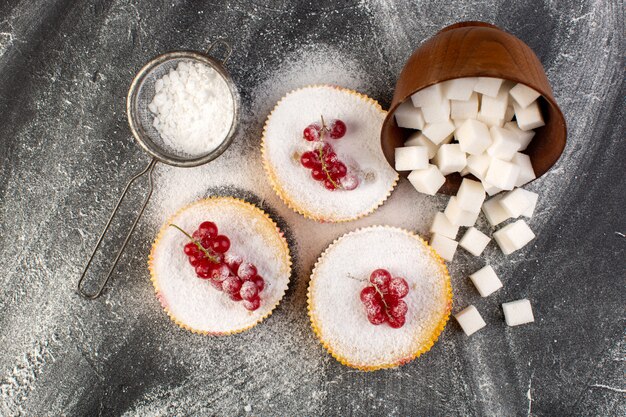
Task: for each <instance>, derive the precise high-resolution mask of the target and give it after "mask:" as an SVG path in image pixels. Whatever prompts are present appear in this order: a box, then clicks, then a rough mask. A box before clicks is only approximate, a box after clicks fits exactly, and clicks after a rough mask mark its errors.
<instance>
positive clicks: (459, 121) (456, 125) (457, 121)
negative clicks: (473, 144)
mask: <svg viewBox="0 0 626 417" xmlns="http://www.w3.org/2000/svg"><path fill="white" fill-rule="evenodd" d="M466 120H467V119H452V123H454V128H455V129H458V128H459V127H461V126H463V123H465V121H466Z"/></svg>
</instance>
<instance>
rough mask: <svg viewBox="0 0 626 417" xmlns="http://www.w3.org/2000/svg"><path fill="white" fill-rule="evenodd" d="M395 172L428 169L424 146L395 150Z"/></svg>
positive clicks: (426, 153) (426, 152)
mask: <svg viewBox="0 0 626 417" xmlns="http://www.w3.org/2000/svg"><path fill="white" fill-rule="evenodd" d="M395 157H396V171H413V170H416V169H426V168H428V150H427V149H426V147H424V146H405V147H402V148H396V152H395Z"/></svg>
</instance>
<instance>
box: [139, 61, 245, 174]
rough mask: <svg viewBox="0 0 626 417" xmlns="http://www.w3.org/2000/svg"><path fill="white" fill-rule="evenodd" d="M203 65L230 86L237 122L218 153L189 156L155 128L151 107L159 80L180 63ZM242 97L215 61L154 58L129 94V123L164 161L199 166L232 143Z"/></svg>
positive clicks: (146, 146) (147, 147) (148, 149)
mask: <svg viewBox="0 0 626 417" xmlns="http://www.w3.org/2000/svg"><path fill="white" fill-rule="evenodd" d="M181 62H189V63H201V64H204V65H207V66H209V67H211V68H213V69H214V70H215V71H216V72H217V73H218V74H219V75H220V76H221V77H222V78H223V79H224V81H225V82H226V84H227V85H228V86H229V88H230V91H231V94H232V98H233V100H232V102H233V120H232V122H231V126H230V129H229V132H228V134H227V135H226V137H225V138H224V140H223V141H222V143H221V144H220V145H219V146H218V147H217V148H216V149H214V150H212V151H210V152H206V153H202V154H188V153H185V152H182V151H179V150H176V149H174V148H172V147H171V146H170V145H168V144H167V143H166V142H165V141H164V140H163V139H162V137H161V135H160V134H159V132H158V131H157V130H156V129H155V128H154V126H153V121H154V116H153V114H152V113H151V112H150V110H149V109H148V105H149V104H150V102H151V101H152V99H153V98H154V95H155V87H154V86H155V83H156V81H157V80H158V79H159V78H161V77H163V76H164V75H165V74H167V73H168V72H169V71H170V70H171V69H175V68H176V67H177V66H178V64H179V63H181ZM238 103H239V101H238V94H237V91H236V89H235V86H234V83H233V81H232V79H231V78H230V75H229V74H228V73H227V72H226V71H225V70H224V68H223V66H222V64H221V63H219V62H218V61H216V60H214V59H213V58H211V57H209V56H207V55H204V54H200V53H198V52H193V51H176V52H170V53H167V54H164V55H161V56H158V57H156V58H154V59H153V60H152V61H150V62H149V63H147V64H146V65H145V66H144V67H143V68H142V69H141V71H139V73H138V74H137V76H136V77H135V79H134V80H133V83H132V85H131V87H130V90H129V92H128V101H127V113H128V122H129V125H130V128H131V131H132V133H133V136H134V137H135V139H136V140H137V142H138V143H139V145H140V146H141V147H142V148H143V149H144V150H146V152H148V153H150V154H151V155H152V156H153V157H155V158H156V159H158V160H159V161H161V162H164V163H166V164H169V165H175V166H186V167H190V166H196V165H201V164H204V163H206V162H209V161H211V160H213V159H215V158H216V157H218V156H219V155H220V154H221V153H222V152H223V151H224V150H225V149H226V148H227V147H228V145H230V142H231V141H232V138H233V134H234V131H235V127H236V124H237V119H238Z"/></svg>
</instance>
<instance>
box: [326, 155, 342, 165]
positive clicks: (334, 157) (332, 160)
mask: <svg viewBox="0 0 626 417" xmlns="http://www.w3.org/2000/svg"><path fill="white" fill-rule="evenodd" d="M337 162H339V157H338V156H337V154H336V153H334V152H329V153H327V154H325V155H324V163H325V164H326V165H327V166H328V165H334V164H335V163H337Z"/></svg>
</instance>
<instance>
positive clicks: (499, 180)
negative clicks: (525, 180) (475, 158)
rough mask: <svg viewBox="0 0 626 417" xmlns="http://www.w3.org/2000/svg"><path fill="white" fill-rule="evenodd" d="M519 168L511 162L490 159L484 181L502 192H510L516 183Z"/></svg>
mask: <svg viewBox="0 0 626 417" xmlns="http://www.w3.org/2000/svg"><path fill="white" fill-rule="evenodd" d="M518 175H519V167H518V166H517V165H515V164H513V163H511V162H507V161H502V160H500V159H497V158H491V162H490V163H489V169H487V175H486V176H485V181H486V182H487V183H489V184H491V185H494V186H496V187H498V188H500V189H502V190H512V189H513V187H514V186H515V183H516V182H517V176H518Z"/></svg>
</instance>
